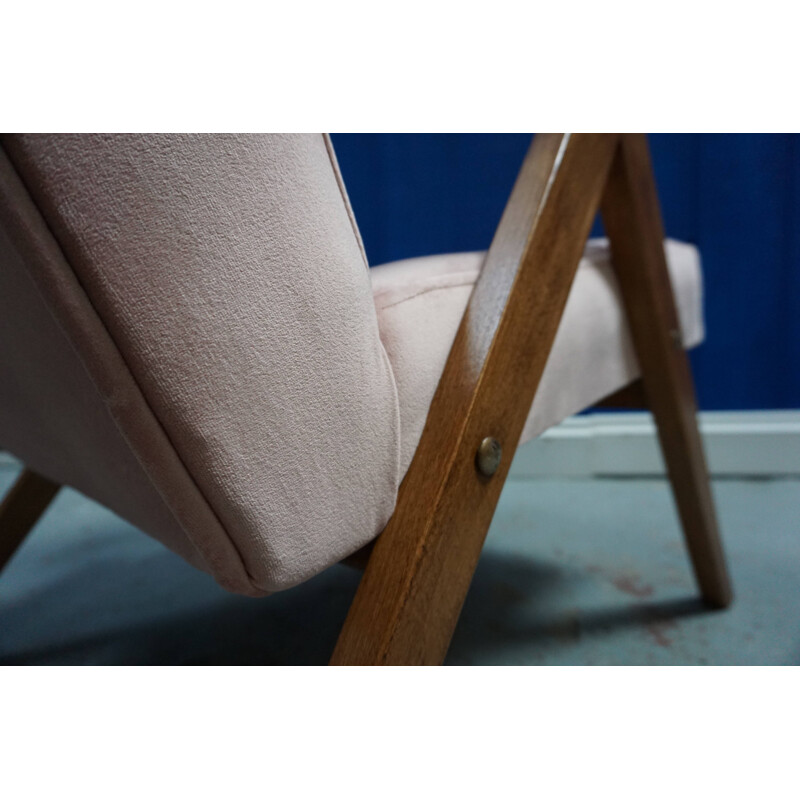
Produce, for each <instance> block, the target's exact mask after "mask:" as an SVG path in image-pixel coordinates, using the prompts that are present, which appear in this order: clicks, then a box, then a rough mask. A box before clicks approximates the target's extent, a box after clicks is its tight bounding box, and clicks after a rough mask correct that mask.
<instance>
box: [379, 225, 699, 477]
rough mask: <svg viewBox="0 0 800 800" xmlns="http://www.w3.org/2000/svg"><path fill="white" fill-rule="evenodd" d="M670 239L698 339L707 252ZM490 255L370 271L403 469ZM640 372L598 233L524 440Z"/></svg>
mask: <svg viewBox="0 0 800 800" xmlns="http://www.w3.org/2000/svg"><path fill="white" fill-rule="evenodd" d="M665 248H666V253H667V262H668V264H669V271H670V277H671V279H672V285H673V290H674V292H675V296H676V299H677V305H678V313H679V316H680V324H681V334H682V337H683V343H684V346H685V347H693V346H694V345H696V344H698V343H699V342H701V341H702V339H703V336H704V327H703V309H702V279H701V272H700V257H699V254H698V252H697V250H696V248H694V247H692V246H691V245H689V244H684V243H682V242H676V241H672V240H667V241H666V242H665ZM485 255H486V254H485V253H455V254H449V255H437V256H428V257H425V258H413V259H408V260H405V261H397V262H394V263H391V264H384V265H383V266H380V267H375V268H373V269H372V270H371V271H370V274H371V278H372V290H373V296H374V298H375V305H376V308H377V312H378V325H379V329H380V335H381V340H382V341H383V345H384V347H385V348H386V352H387V354H388V356H389V361H390V362H391V365H392V369H393V370H394V378H395V383H396V384H397V394H398V400H399V404H400V431H401V436H400V442H401V443H400V463H401V473H402V474H405V472H406V471H407V469H408V466H409V464H410V463H411V459H412V457H413V455H414V452H415V450H416V448H417V445H418V443H419V440H420V437H421V436H422V429H423V427H424V425H425V419H426V417H427V414H428V409H429V407H430V404H431V400H432V399H433V395H434V393H435V391H436V387H437V385H438V383H439V377H440V376H441V374H442V371H443V369H444V365H445V362H446V361H447V356H448V353H449V352H450V348H451V346H452V344H453V340H454V339H455V335H456V331H457V330H458V326H459V324H460V322H461V318H462V317H463V315H464V310H465V309H466V306H467V302H468V301H469V298H470V295H471V293H472V288H473V286H474V285H475V281H476V279H477V277H478V274H479V272H480V269H481V265H482V264H483V260H484V257H485ZM638 376H639V366H638V364H637V361H636V357H635V355H634V352H633V346H632V342H631V337H630V331H629V329H628V325H627V321H626V318H625V315H624V313H623V310H622V304H621V299H620V295H619V287H618V286H617V282H616V279H615V277H614V274H613V271H612V268H611V263H610V255H609V248H608V243H607V241H606V240H603V239H593V240H590V241H589V243H588V244H587V247H586V251H585V253H584V257H583V259H582V260H581V263H580V266H579V268H578V272H577V275H576V277H575V282H574V284H573V286H572V290H571V292H570V295H569V299H568V301H567V305H566V308H565V310H564V316H563V317H562V319H561V325H560V327H559V329H558V334H557V335H556V339H555V342H554V344H553V350H552V352H551V353H550V358H549V359H548V361H547V366H546V367H545V371H544V374H543V375H542V380H541V383H540V384H539V388H538V391H537V393H536V397H535V399H534V402H533V406H532V408H531V411H530V414H529V415H528V419H527V422H526V423H525V427H524V429H523V432H522V438H521V442H526V441H528V440H530V439H533V438H534V437H535V436H538V435H539V434H540V433H542V432H543V431H544V430H546V429H547V428H549V427H551V426H552V425H555V424H556V423H558V422H560V421H561V420H563V419H565V418H566V417H568V416H570V415H571V414H575V413H576V412H578V411H581V410H582V409H584V408H586V407H587V406H591V405H593V404H594V403H596V402H597V401H598V400H601V399H602V398H603V397H605V396H607V395H609V394H611V393H612V392H614V391H616V390H617V389H619V388H621V387H623V386H625V385H626V384H628V383H630V382H631V381H632V380H634V379H635V378H637V377H638Z"/></svg>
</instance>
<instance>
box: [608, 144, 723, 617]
mask: <svg viewBox="0 0 800 800" xmlns="http://www.w3.org/2000/svg"><path fill="white" fill-rule="evenodd" d="M602 215H603V221H604V223H605V227H606V232H607V233H608V237H609V239H610V242H611V254H612V259H613V262H614V267H615V270H616V273H617V276H618V279H619V283H620V288H621V291H622V297H623V302H624V304H625V309H626V312H627V316H628V320H629V323H630V326H631V331H632V334H633V341H634V347H635V350H636V354H637V357H638V359H639V364H640V366H641V370H642V380H643V383H644V389H645V393H646V395H647V400H648V405H649V407H650V409H651V411H652V412H653V415H654V417H655V421H656V424H657V426H658V434H659V439H660V441H661V448H662V451H663V453H664V460H665V462H666V465H667V471H668V474H669V478H670V482H671V483H672V490H673V493H674V495H675V502H676V505H677V507H678V513H679V515H680V518H681V522H682V525H683V532H684V536H685V538H686V543H687V546H688V548H689V553H690V555H691V558H692V564H693V566H694V571H695V575H696V577H697V582H698V584H699V586H700V591H701V593H702V595H703V598H704V599H705V600H706V602H707V603H709V604H710V605H712V606H715V607H720V608H721V607H725V606H727V605H729V604H730V602H731V599H732V593H731V585H730V580H729V578H728V570H727V567H726V565H725V557H724V554H723V550H722V543H721V540H720V536H719V532H718V530H717V520H716V515H715V512H714V502H713V499H712V496H711V488H710V485H709V480H708V472H707V469H706V461H705V457H704V454H703V445H702V441H701V439H700V433H699V431H698V428H697V419H696V412H697V406H696V401H695V394H694V386H693V383H692V375H691V371H690V368H689V361H688V358H687V357H686V353H685V352H684V350H683V346H682V344H681V338H680V325H679V321H678V315H677V311H676V308H675V301H674V297H673V294H672V287H671V284H670V279H669V273H668V270H667V263H666V257H665V254H664V244H663V242H664V232H663V228H662V224H661V214H660V210H659V206H658V197H657V194H656V189H655V182H654V179H653V172H652V166H651V163H650V154H649V149H648V145H647V139H646V137H645V136H644V135H643V134H626V135H624V136H622V137H621V138H620V143H619V146H618V149H617V154H616V156H615V160H614V163H613V165H612V168H611V173H610V175H609V180H608V184H607V187H606V191H605V194H604V197H603V201H602Z"/></svg>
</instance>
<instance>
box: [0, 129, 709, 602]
mask: <svg viewBox="0 0 800 800" xmlns="http://www.w3.org/2000/svg"><path fill="white" fill-rule="evenodd" d="M2 146H3V147H2V150H1V151H0V346H1V349H0V447H4V448H6V449H8V450H10V451H11V452H12V453H14V454H16V455H17V456H19V457H20V458H21V459H22V460H23V461H24V462H26V463H27V464H28V465H29V466H30V467H32V468H33V469H35V470H37V471H39V472H41V473H42V474H44V475H46V476H48V477H50V478H52V479H53V480H56V481H59V482H61V483H65V484H68V485H71V486H74V487H75V488H77V489H79V490H80V491H82V492H84V493H85V494H87V495H88V496H90V497H93V498H95V499H97V500H98V501H100V502H101V503H103V504H105V505H106V506H108V507H109V508H111V509H112V510H114V511H116V512H117V513H119V514H120V515H121V516H123V517H125V518H126V519H128V520H130V521H131V522H133V523H134V524H135V525H137V526H139V527H140V528H142V530H144V531H145V532H147V533H149V534H151V535H153V536H155V537H156V538H158V539H159V540H161V541H162V542H163V543H164V544H165V545H167V546H168V547H170V548H171V549H172V550H174V551H175V552H177V553H179V554H180V555H181V556H183V557H184V558H186V559H187V560H189V561H191V562H192V563H194V564H195V565H197V566H198V567H200V568H202V569H204V570H206V571H208V572H210V573H211V574H213V575H214V576H215V578H216V579H217V580H218V581H219V582H220V583H221V584H222V585H223V586H225V587H226V588H228V589H230V590H231V591H235V592H240V593H244V594H263V593H266V592H271V591H277V590H280V589H284V588H288V587H289V586H292V585H294V584H296V583H298V582H300V581H302V580H305V579H307V578H309V577H311V576H312V575H314V574H316V573H317V572H319V571H321V570H322V569H324V568H325V567H327V566H329V565H330V564H333V563H335V562H336V561H339V560H341V559H342V558H343V557H345V556H347V555H348V554H350V553H352V552H354V551H355V550H357V549H358V548H360V547H361V546H363V545H364V544H366V543H367V542H368V541H370V540H371V539H372V538H374V537H375V536H376V535H377V534H378V533H379V532H380V531H381V530H382V529H383V527H384V526H385V524H386V521H387V520H388V519H389V517H390V515H391V513H392V511H393V509H394V503H395V499H396V493H397V487H398V485H399V481H400V479H401V478H402V476H403V475H404V473H405V470H406V469H407V467H408V464H409V463H410V460H411V457H412V455H413V453H414V450H415V449H416V446H417V443H418V441H419V437H420V435H421V432H422V427H423V425H424V422H425V417H426V414H427V410H428V406H429V404H430V400H431V398H432V396H433V393H434V391H435V388H436V385H437V382H438V379H439V375H440V374H441V371H442V368H443V366H444V363H445V360H446V358H447V353H448V351H449V348H450V345H451V343H452V340H453V337H454V335H455V331H456V329H457V327H458V323H459V320H460V319H461V316H462V314H463V311H464V308H465V307H466V303H467V301H468V299H469V295H470V292H471V290H472V286H473V284H474V281H475V278H476V277H477V274H478V271H479V269H480V265H481V263H482V259H483V256H482V254H475V253H472V254H470V253H467V254H458V255H451V256H433V257H431V258H428V259H414V260H412V261H407V262H399V263H397V264H392V265H386V266H382V267H378V268H376V269H373V270H371V271H369V270H368V269H367V264H366V258H365V256H364V251H363V247H362V245H361V241H360V237H359V235H358V230H357V227H356V225H355V221H354V219H353V216H352V212H351V209H350V206H349V203H348V201H347V196H346V193H345V191H344V187H343V185H342V181H341V177H340V175H339V172H338V168H337V166H336V161H335V157H334V155H333V152H332V149H331V146H330V142H329V140H328V139H327V137H324V136H322V135H291V136H216V135H215V136H57V135H45V136H27V135H24V136H4V137H3V138H2ZM667 253H668V256H669V261H670V269H671V273H672V278H673V283H674V286H675V289H676V292H677V295H678V299H679V306H680V311H681V324H682V329H683V335H684V341H685V343H686V344H687V345H692V344H695V343H696V342H698V341H699V340H700V339H701V338H702V335H703V329H702V309H701V282H700V271H699V260H698V257H697V253H696V251H695V250H694V249H693V248H691V247H689V246H688V245H680V244H677V243H669V244H668V247H667ZM636 374H637V366H636V363H635V359H634V357H633V354H632V352H631V347H630V341H629V336H628V333H627V328H626V326H625V323H624V319H623V317H622V315H621V311H620V307H619V302H618V297H617V294H616V288H615V284H614V281H613V278H612V277H611V275H610V272H609V269H608V265H607V253H606V250H605V249H604V247H603V246H602V244H600V243H597V244H593V245H591V246H590V247H589V249H588V250H587V258H586V259H585V260H584V262H583V264H582V266H581V268H580V270H579V275H578V279H577V281H576V284H575V286H574V287H573V291H572V294H571V296H570V300H569V304H568V306H567V311H566V313H565V317H564V320H563V321H562V325H561V329H560V331H559V334H558V338H557V340H556V345H555V348H554V351H553V353H552V355H551V358H550V361H549V362H548V366H547V369H546V371H545V375H544V378H543V381H542V384H541V386H540V390H539V393H538V395H537V398H536V401H535V403H534V407H533V411H532V413H531V416H530V418H529V420H528V424H527V425H526V428H525V433H524V437H523V438H530V437H532V436H534V435H536V434H538V433H540V432H541V431H542V430H544V429H545V428H546V427H548V426H550V425H552V424H554V423H556V422H558V421H560V420H561V419H563V418H564V417H565V416H567V415H568V414H571V413H573V412H575V411H577V410H579V409H581V408H583V407H584V406H586V405H588V404H590V403H592V402H594V401H595V400H597V399H598V398H600V397H602V396H603V395H605V394H608V393H609V392H611V391H613V390H614V389H616V388H618V387H619V386H621V385H623V384H625V383H627V382H628V381H629V380H631V379H632V378H633V377H635V376H636Z"/></svg>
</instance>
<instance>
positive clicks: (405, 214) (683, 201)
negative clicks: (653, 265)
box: [333, 134, 800, 409]
mask: <svg viewBox="0 0 800 800" xmlns="http://www.w3.org/2000/svg"><path fill="white" fill-rule="evenodd" d="M333 140H334V144H335V147H336V152H337V155H338V158H339V162H340V165H341V168H342V173H343V175H344V179H345V181H346V183H347V189H348V192H349V194H350V199H351V201H352V203H353V207H354V210H355V214H356V217H357V218H358V223H359V226H360V228H361V233H362V236H363V238H364V244H365V246H366V249H367V255H368V257H369V261H370V264H381V263H383V262H386V261H393V260H396V259H400V258H408V257H411V256H418V255H427V254H430V253H443V252H453V251H458V250H478V249H485V248H486V247H488V245H489V243H490V241H491V238H492V234H493V232H494V229H495V227H496V225H497V222H498V220H499V219H500V214H501V213H502V210H503V206H504V204H505V201H506V199H507V198H508V194H509V192H510V190H511V186H512V184H513V182H514V178H515V176H516V174H517V170H518V169H519V166H520V164H521V162H522V158H523V156H524V154H525V151H526V149H527V147H528V143H529V142H530V136H529V135H518V134H486V135H484V134H474V135H473V134H446V135H427V134H426V135H416V134H414V135H403V134H336V135H334V137H333ZM650 144H651V148H652V152H653V161H654V164H655V171H656V180H657V181H658V186H659V193H660V196H661V203H662V209H663V214H664V223H665V228H666V232H667V235H668V236H672V237H675V238H679V239H683V240H685V241H689V242H693V243H695V244H697V245H698V246H699V247H700V251H701V254H702V257H703V268H704V274H705V282H706V323H707V338H706V342H705V343H704V344H703V345H702V346H701V347H700V348H698V349H697V350H696V351H694V353H693V354H692V362H693V365H694V368H695V377H696V381H697V388H698V395H699V399H700V405H701V407H703V408H706V409H746V408H800V369H799V367H800V224H798V221H799V220H800V136H799V135H796V134H793V135H696V134H691V135H688V134H687V135H667V134H661V135H653V136H651V137H650ZM599 231H600V228H599V226H596V230H595V233H597V232H599Z"/></svg>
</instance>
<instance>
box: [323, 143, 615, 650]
mask: <svg viewBox="0 0 800 800" xmlns="http://www.w3.org/2000/svg"><path fill="white" fill-rule="evenodd" d="M616 141H617V140H616V137H615V136H607V135H583V134H572V135H567V136H560V135H545V134H537V136H536V138H535V139H534V142H533V145H532V147H531V150H530V152H529V154H528V157H527V158H526V160H525V163H524V164H523V167H522V171H521V172H520V176H519V178H518V179H517V183H516V184H515V186H514V190H513V192H512V194H511V198H510V200H509V203H508V205H507V206H506V211H505V212H504V214H503V218H502V219H501V221H500V226H499V227H498V229H497V233H496V234H495V238H494V240H493V242H492V246H491V247H490V249H489V252H488V254H487V257H486V262H485V264H484V266H483V270H482V272H481V276H480V278H479V280H478V283H477V284H476V286H475V289H474V291H473V294H472V297H471V299H470V303H469V306H468V308H467V311H466V313H465V315H464V318H463V320H462V322H461V326H460V327H459V330H458V333H457V334H456V339H455V342H454V343H453V347H452V349H451V351H450V356H449V358H448V361H447V364H446V366H445V369H444V372H443V374H442V378H441V380H440V381H439V386H438V388H437V390H436V394H435V396H434V398H433V402H432V403H431V407H430V411H429V413H428V419H427V423H426V426H425V430H424V431H423V434H422V439H421V440H420V444H419V446H418V448H417V452H416V454H415V456H414V460H413V461H412V463H411V467H410V468H409V470H408V473H407V474H406V477H405V479H404V481H403V483H402V485H401V487H400V492H399V495H398V501H397V508H396V509H395V513H394V515H393V517H392V519H391V520H390V522H389V524H388V525H387V527H386V529H385V530H384V532H383V533H382V534H381V536H380V537H379V538H378V540H377V541H376V543H375V547H374V549H373V551H372V554H371V555H370V557H369V562H368V563H367V568H366V571H365V573H364V577H363V578H362V580H361V584H360V585H359V588H358V592H357V593H356V597H355V599H354V600H353V605H352V606H351V608H350V612H349V614H348V616H347V620H346V621H345V624H344V627H343V628H342V632H341V634H340V636H339V641H338V642H337V645H336V649H335V651H334V654H333V658H332V661H331V663H332V664H340V665H343V664H439V663H441V662H442V660H443V659H444V657H445V654H446V652H447V648H448V645H449V643H450V638H451V636H452V633H453V630H454V628H455V625H456V621H457V620H458V616H459V614H460V612H461V606H462V604H463V602H464V598H465V596H466V593H467V590H468V589H469V585H470V582H471V580H472V575H473V571H474V569H475V566H476V564H477V562H478V558H479V556H480V552H481V548H482V546H483V541H484V538H485V536H486V532H487V530H488V528H489V524H490V522H491V520H492V515H493V513H494V509H495V505H496V503H497V500H498V498H499V496H500V491H501V489H502V486H503V482H504V481H505V477H506V474H507V471H508V467H509V465H510V464H511V459H512V457H513V455H514V450H515V449H516V446H517V442H518V441H519V436H520V434H521V432H522V427H523V425H524V423H525V419H526V417H527V415H528V412H529V410H530V407H531V403H532V402H533V398H534V395H535V393H536V387H537V385H538V383H539V379H540V377H541V374H542V372H543V371H544V367H545V364H546V361H547V356H548V355H549V353H550V348H551V347H552V343H553V340H554V339H555V335H556V332H557V330H558V324H559V321H560V319H561V314H562V312H563V309H564V305H565V304H566V301H567V296H568V294H569V290H570V287H571V285H572V281H573V277H574V275H575V270H576V269H577V266H578V262H579V260H580V257H581V255H582V253H583V248H584V244H585V241H586V237H587V235H588V233H589V229H590V228H591V224H592V221H593V220H594V217H595V215H596V212H597V208H598V206H599V202H600V196H601V193H602V190H603V186H604V184H605V179H606V176H607V174H608V170H609V168H610V165H611V158H612V156H613V154H614V150H615V147H616ZM501 451H502V452H501Z"/></svg>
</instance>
